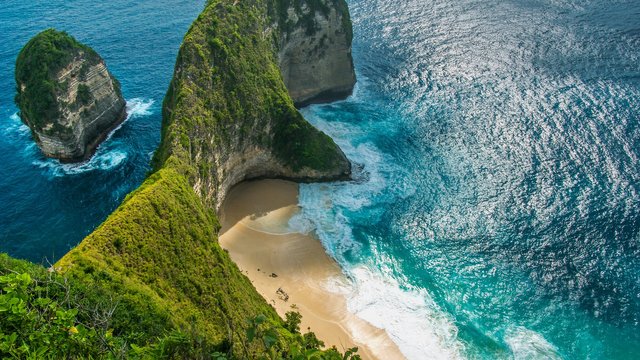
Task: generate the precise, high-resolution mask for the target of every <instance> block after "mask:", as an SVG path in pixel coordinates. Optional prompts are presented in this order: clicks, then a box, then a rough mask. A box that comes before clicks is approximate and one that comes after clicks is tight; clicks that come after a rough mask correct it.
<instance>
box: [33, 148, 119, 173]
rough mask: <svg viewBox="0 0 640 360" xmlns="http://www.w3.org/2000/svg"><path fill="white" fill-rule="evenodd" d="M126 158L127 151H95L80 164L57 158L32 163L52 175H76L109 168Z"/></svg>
mask: <svg viewBox="0 0 640 360" xmlns="http://www.w3.org/2000/svg"><path fill="white" fill-rule="evenodd" d="M126 158H127V153H126V152H124V151H120V150H112V151H105V152H102V153H96V155H94V156H93V157H92V158H91V160H89V161H86V162H83V163H80V164H62V163H60V162H59V161H57V160H53V159H45V160H36V161H34V162H33V164H34V165H36V166H38V167H39V168H41V169H45V170H47V172H48V174H49V175H51V176H53V177H62V176H65V175H77V174H82V173H85V172H89V171H94V170H103V171H106V170H111V169H114V168H116V167H118V166H120V164H122V163H123V162H124V161H125V160H126Z"/></svg>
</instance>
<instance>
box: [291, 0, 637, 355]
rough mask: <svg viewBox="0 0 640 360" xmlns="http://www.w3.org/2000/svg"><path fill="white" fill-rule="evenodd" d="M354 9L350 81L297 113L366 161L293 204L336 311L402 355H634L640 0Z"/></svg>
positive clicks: (417, 0) (383, 4) (416, 1)
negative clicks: (337, 290)
mask: <svg viewBox="0 0 640 360" xmlns="http://www.w3.org/2000/svg"><path fill="white" fill-rule="evenodd" d="M350 5H351V8H352V16H353V19H354V24H355V29H356V39H355V44H354V55H355V59H356V64H357V68H358V69H357V70H358V78H359V80H360V82H359V85H358V89H357V91H356V93H355V95H354V96H353V98H351V99H349V100H348V101H346V102H342V103H338V104H333V105H328V106H319V107H314V108H312V109H308V110H307V111H306V115H307V117H308V118H310V119H311V120H312V121H313V122H314V123H315V124H316V125H318V126H319V127H321V128H323V129H325V131H327V132H329V133H330V134H332V135H333V136H334V137H335V138H337V141H338V142H339V143H340V144H341V145H342V146H343V147H344V148H345V149H346V152H347V154H348V155H349V156H350V157H351V158H352V159H353V160H354V161H356V162H359V163H361V164H364V171H363V172H362V173H361V174H360V178H361V181H360V182H359V183H356V184H341V185H332V186H326V185H309V186H304V188H303V191H302V200H301V201H302V203H303V205H304V206H305V211H306V217H307V218H308V219H309V220H311V221H313V222H314V223H315V226H316V227H317V228H318V233H319V234H320V235H321V237H322V239H323V241H324V242H325V244H326V245H327V247H328V248H329V249H330V251H332V252H333V254H334V255H335V256H336V257H337V258H338V259H339V260H340V261H341V262H342V263H343V265H344V267H345V268H346V269H348V270H350V272H351V275H352V277H353V278H354V279H356V283H358V284H360V286H358V289H357V290H356V291H355V292H354V294H353V297H352V301H351V303H350V306H351V307H352V310H353V311H357V312H359V313H360V314H361V315H362V316H363V317H365V318H368V319H370V320H371V321H373V322H375V323H377V324H378V325H379V326H382V327H385V328H387V330H388V331H389V332H390V333H391V334H392V336H394V337H395V338H396V340H397V341H398V342H399V344H400V345H401V347H402V349H403V350H404V351H405V353H406V354H407V355H408V356H409V357H411V358H414V359H421V358H427V357H434V358H447V357H471V358H477V357H482V358H503V357H504V358H509V357H515V358H568V359H583V358H593V359H596V358H609V359H610V358H615V359H630V358H636V357H638V356H640V326H639V324H638V321H639V320H640V248H639V244H640V193H639V191H640V162H639V161H638V158H639V156H640V128H639V120H640V119H639V114H640V2H637V1H593V0H592V1H588V0H587V1H513V0H511V1H443V0H436V1H422V0H413V1H386V0H379V1H351V2H350ZM328 203H330V204H332V205H333V208H332V210H331V211H326V208H327V205H326V204H328ZM381 294H382V295H381ZM389 314H395V316H389ZM425 352H426V354H425Z"/></svg>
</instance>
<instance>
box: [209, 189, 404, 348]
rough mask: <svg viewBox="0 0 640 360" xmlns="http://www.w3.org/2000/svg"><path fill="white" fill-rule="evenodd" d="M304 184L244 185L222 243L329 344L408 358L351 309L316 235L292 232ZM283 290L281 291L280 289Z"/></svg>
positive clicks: (282, 309) (261, 287) (273, 300)
mask: <svg viewBox="0 0 640 360" xmlns="http://www.w3.org/2000/svg"><path fill="white" fill-rule="evenodd" d="M297 204H298V185H297V184H295V183H291V182H287V181H281V180H261V181H253V182H245V183H242V184H240V185H238V186H236V187H235V188H233V189H232V191H231V192H230V193H229V194H228V196H227V199H226V201H225V204H224V206H223V208H222V211H221V221H222V231H221V236H220V245H221V246H222V247H223V248H224V249H227V250H228V251H229V254H230V255H231V258H232V259H233V261H234V262H235V263H236V264H238V266H239V267H240V269H241V270H242V272H243V273H244V274H245V275H247V277H249V279H251V281H252V283H253V285H254V286H255V287H256V289H257V290H258V292H259V293H260V294H262V296H264V298H265V299H266V300H267V301H268V302H269V303H270V304H271V305H273V306H274V307H275V309H276V310H277V311H278V314H280V315H281V316H283V317H284V314H285V313H286V312H287V311H291V309H292V306H295V308H296V310H297V311H299V312H300V313H301V314H302V325H301V328H302V329H303V331H306V329H307V328H311V331H313V332H315V333H316V335H317V336H318V338H319V339H321V340H322V341H324V342H325V344H327V345H328V346H331V345H336V347H338V349H340V350H345V349H347V348H350V347H353V346H357V347H358V348H359V350H358V353H359V354H360V356H362V358H363V359H385V360H386V359H404V357H403V356H402V354H401V352H400V350H399V349H398V347H397V346H396V345H395V343H393V341H391V339H390V338H389V336H388V334H387V333H386V332H385V331H384V330H381V329H378V328H376V327H374V326H373V325H371V324H369V323H368V322H366V321H364V320H362V319H360V318H358V317H357V316H355V315H353V314H351V313H350V312H349V311H348V310H347V302H346V298H345V295H343V294H341V290H340V289H343V290H342V293H344V291H345V290H344V289H348V288H349V286H348V280H347V279H346V277H345V276H344V274H342V272H341V271H340V267H339V266H338V264H337V263H336V262H335V261H334V260H333V259H331V258H330V257H329V256H328V255H327V254H326V252H325V250H324V248H323V247H322V245H321V244H320V242H319V241H318V240H317V239H316V238H314V237H313V236H310V235H305V234H300V233H291V232H290V230H289V229H288V226H287V224H288V221H289V219H290V218H291V216H293V215H294V214H295V213H296V212H297V211H298V205H297ZM279 289H281V290H282V291H281V292H280V293H278V290H279Z"/></svg>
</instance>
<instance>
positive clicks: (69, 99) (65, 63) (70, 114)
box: [16, 29, 126, 162]
mask: <svg viewBox="0 0 640 360" xmlns="http://www.w3.org/2000/svg"><path fill="white" fill-rule="evenodd" d="M16 83H17V92H18V94H17V95H16V103H17V105H18V106H19V108H20V117H21V118H22V120H23V121H24V123H25V124H27V125H28V126H29V128H30V129H31V132H32V134H33V137H34V139H35V141H36V143H37V144H38V146H39V147H40V150H41V151H42V152H43V154H44V155H45V156H47V157H52V158H57V159H60V160H61V161H64V162H74V161H82V160H86V159H88V158H89V157H91V155H92V154H93V152H94V151H95V149H96V147H97V146H98V145H99V144H100V142H101V141H102V140H104V138H105V137H106V136H107V135H108V133H109V132H110V131H111V130H113V129H114V128H115V127H116V126H117V125H119V124H120V123H121V122H122V121H123V120H124V118H125V116H126V114H125V108H126V103H125V100H124V98H123V97H122V93H121V92H120V85H119V83H118V81H117V80H116V79H115V78H114V77H113V76H112V75H111V74H110V73H109V71H108V70H107V68H106V66H105V63H104V61H103V60H102V58H100V56H99V55H98V54H97V53H96V52H95V51H93V50H92V49H91V48H89V47H88V46H86V45H82V44H80V43H79V42H77V41H76V40H75V39H74V38H73V37H71V36H69V35H68V34H66V33H64V32H58V31H55V30H53V29H49V30H45V31H43V32H41V33H40V34H38V35H36V36H35V37H34V38H33V39H31V40H30V41H29V42H28V43H27V44H26V45H25V47H24V48H23V49H22V51H21V52H20V54H19V55H18V60H17V62H16Z"/></svg>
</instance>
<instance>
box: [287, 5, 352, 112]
mask: <svg viewBox="0 0 640 360" xmlns="http://www.w3.org/2000/svg"><path fill="white" fill-rule="evenodd" d="M321 1H322V3H323V4H324V6H325V8H326V9H328V11H322V10H316V11H313V10H312V8H311V7H310V6H309V5H308V4H307V2H306V1H302V2H300V3H299V4H300V5H299V7H298V6H294V5H293V4H294V3H292V5H291V6H290V7H289V9H288V15H289V18H288V19H287V23H289V24H291V26H287V29H281V37H280V48H279V51H278V62H279V66H280V71H281V72H282V77H283V80H284V83H285V85H286V86H287V89H288V90H289V95H290V96H291V98H292V99H293V101H294V103H295V104H296V106H304V105H307V104H310V103H316V102H327V101H333V100H338V99H343V98H346V97H347V96H349V95H350V94H351V92H352V90H353V86H354V85H355V82H356V76H355V72H354V69H353V59H352V56H351V38H352V29H351V21H350V19H349V13H348V10H347V6H346V3H344V1H341V0H321Z"/></svg>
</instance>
